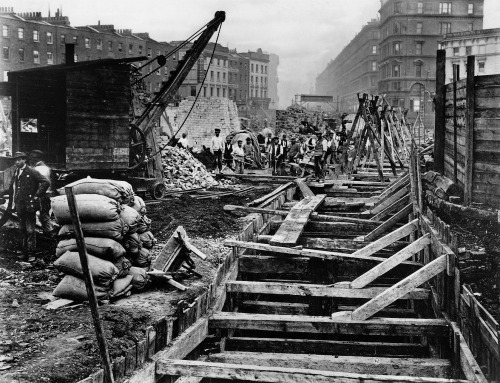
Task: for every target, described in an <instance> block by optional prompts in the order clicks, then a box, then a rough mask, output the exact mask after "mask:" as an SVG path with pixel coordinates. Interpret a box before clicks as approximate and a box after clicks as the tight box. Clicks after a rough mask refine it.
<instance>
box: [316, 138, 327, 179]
mask: <svg viewBox="0 0 500 383" xmlns="http://www.w3.org/2000/svg"><path fill="white" fill-rule="evenodd" d="M327 149H328V148H327V143H326V140H325V139H324V137H323V133H321V131H319V130H318V131H317V132H316V143H315V144H314V172H315V175H316V180H317V181H319V182H322V181H323V162H324V160H325V155H326V151H327Z"/></svg>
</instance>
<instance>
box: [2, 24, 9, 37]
mask: <svg viewBox="0 0 500 383" xmlns="http://www.w3.org/2000/svg"><path fill="white" fill-rule="evenodd" d="M2 37H9V26H8V25H2Z"/></svg>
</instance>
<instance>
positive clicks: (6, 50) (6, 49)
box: [2, 47, 10, 60]
mask: <svg viewBox="0 0 500 383" xmlns="http://www.w3.org/2000/svg"><path fill="white" fill-rule="evenodd" d="M2 57H3V59H4V60H9V59H10V48H9V47H3V49H2Z"/></svg>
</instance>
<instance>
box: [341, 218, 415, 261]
mask: <svg viewBox="0 0 500 383" xmlns="http://www.w3.org/2000/svg"><path fill="white" fill-rule="evenodd" d="M417 229H418V219H414V220H413V221H411V222H409V223H407V224H406V225H404V226H401V227H400V228H399V229H396V230H394V231H393V232H392V233H389V234H387V235H385V236H383V237H382V238H380V239H377V240H376V241H375V242H372V243H370V244H369V245H367V246H365V247H363V248H362V249H359V250H358V251H355V252H354V253H352V254H351V255H352V256H353V257H369V256H370V255H372V254H374V253H376V252H377V251H379V250H382V249H383V248H384V247H386V246H388V245H390V244H392V243H394V242H396V241H398V240H400V239H401V238H404V237H406V236H408V235H409V234H411V233H413V232H414V231H415V230H417Z"/></svg>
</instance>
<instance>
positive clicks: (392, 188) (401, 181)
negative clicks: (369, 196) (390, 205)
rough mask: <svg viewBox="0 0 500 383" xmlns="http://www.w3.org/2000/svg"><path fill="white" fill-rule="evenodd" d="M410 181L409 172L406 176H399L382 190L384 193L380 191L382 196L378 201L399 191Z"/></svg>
mask: <svg viewBox="0 0 500 383" xmlns="http://www.w3.org/2000/svg"><path fill="white" fill-rule="evenodd" d="M409 182H410V175H409V174H405V175H404V176H402V177H400V178H398V179H397V180H396V181H394V182H392V183H391V184H390V185H389V186H388V187H387V188H385V189H384V190H383V191H382V193H380V196H379V197H378V199H377V200H378V202H379V203H380V202H382V201H383V200H385V199H386V198H387V197H389V196H390V195H392V194H394V193H395V192H396V191H398V190H399V189H400V188H401V187H403V186H405V185H408V183H409Z"/></svg>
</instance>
